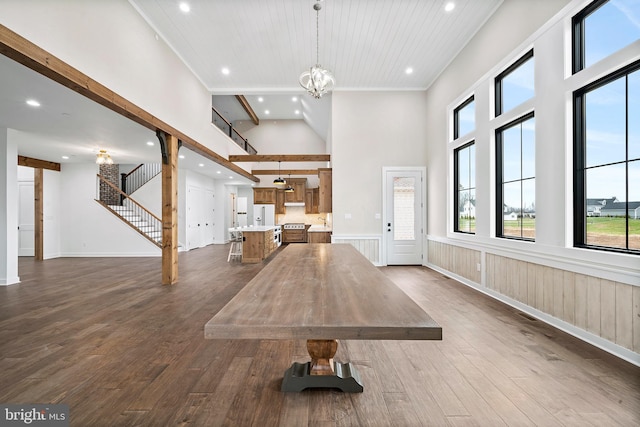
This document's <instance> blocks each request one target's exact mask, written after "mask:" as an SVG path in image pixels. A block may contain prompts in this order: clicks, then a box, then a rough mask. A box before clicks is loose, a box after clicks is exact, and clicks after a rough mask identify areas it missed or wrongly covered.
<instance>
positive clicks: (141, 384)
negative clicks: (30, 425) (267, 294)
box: [0, 245, 640, 426]
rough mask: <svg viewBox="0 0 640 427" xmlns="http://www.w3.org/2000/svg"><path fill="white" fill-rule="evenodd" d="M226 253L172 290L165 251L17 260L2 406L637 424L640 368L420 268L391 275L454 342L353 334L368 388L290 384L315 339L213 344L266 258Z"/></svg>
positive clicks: (345, 352)
mask: <svg viewBox="0 0 640 427" xmlns="http://www.w3.org/2000/svg"><path fill="white" fill-rule="evenodd" d="M228 250H229V246H228V245H212V246H208V247H206V248H203V249H197V250H193V251H190V252H185V253H180V255H179V257H180V259H179V262H180V272H179V274H180V276H179V277H180V278H179V283H178V284H177V285H174V286H161V285H160V284H159V283H160V275H159V272H160V264H161V260H160V258H60V259H52V260H48V261H44V262H35V261H33V259H32V258H21V259H20V264H19V272H20V277H21V280H22V283H21V284H19V285H15V286H10V287H2V288H0V372H1V374H0V401H1V402H7V403H9V402H11V403H65V404H68V405H69V406H70V414H71V425H72V426H89V425H91V426H129V425H131V426H133V425H139V426H158V425H194V426H214V425H229V426H248V425H257V426H302V425H309V426H333V425H336V426H342V425H352V426H360V425H362V426H389V425H397V426H420V425H425V426H445V425H477V426H499V425H514V426H516V425H517V426H525V425H539V426H553V425H558V426H560V425H581V426H586V425H597V426H635V425H638V424H640V368H638V367H635V366H633V365H631V364H628V363H626V362H624V361H622V360H620V359H617V358H616V357H614V356H611V355H609V354H608V353H605V352H603V351H601V350H599V349H596V348H594V347H592V346H590V345H589V344H586V343H584V342H582V341H580V340H578V339H575V338H573V337H571V336H569V335H567V334H565V333H563V332H560V331H558V330H556V329H554V328H551V327H549V326H547V325H545V324H543V323H542V322H540V321H536V320H534V319H532V318H530V317H529V316H527V315H524V314H522V313H519V312H518V311H516V310H514V309H512V308H510V307H508V306H505V305H503V304H501V303H500V302H497V301H495V300H492V299H490V298H488V297H485V296H484V295H482V294H480V293H478V292H476V291H474V290H472V289H470V288H467V287H465V286H464V285H461V284H459V283H458V282H456V281H454V280H452V279H449V278H447V277H444V276H442V275H441V274H439V273H436V272H434V271H432V270H430V269H428V268H424V267H386V268H383V269H382V271H383V272H384V273H385V274H387V275H388V276H389V277H390V278H391V279H392V280H393V281H394V282H395V283H396V284H397V285H398V286H399V287H400V288H401V289H403V290H404V291H405V292H406V293H407V294H408V295H409V296H410V297H412V298H413V299H414V300H415V301H416V302H417V303H418V304H419V305H420V306H421V307H423V308H424V309H425V311H427V312H428V313H429V314H430V315H431V316H432V317H433V318H434V319H435V320H436V321H437V322H438V323H439V324H440V325H441V326H442V328H443V341H422V342H420V341H346V342H345V341H343V342H341V344H340V346H339V349H338V354H337V355H336V359H338V360H340V361H345V360H350V361H352V362H354V363H355V365H356V366H357V367H358V369H359V370H360V373H361V375H362V379H363V383H364V387H365V390H364V393H362V394H343V393H340V392H335V391H331V390H314V391H305V392H302V393H282V392H280V391H279V389H280V381H281V378H282V374H283V372H284V370H285V369H287V368H288V367H289V365H290V364H291V362H293V361H305V360H306V359H307V356H308V355H307V351H306V348H305V343H304V341H300V342H298V341H295V342H293V341H282V342H279V341H211V340H205V339H204V336H203V326H204V324H205V323H206V322H207V321H208V320H209V319H210V318H211V317H212V316H213V315H214V314H215V313H216V312H217V311H218V310H220V309H221V308H222V307H223V306H224V305H225V304H226V302H227V301H229V300H230V299H231V298H232V297H233V296H234V295H235V294H236V293H237V292H238V291H239V290H240V289H241V288H242V287H243V286H244V284H246V283H247V282H248V281H249V280H250V279H251V278H252V277H253V276H254V275H256V274H257V273H258V272H259V271H260V269H261V268H262V267H263V266H264V264H254V265H241V264H238V263H227V262H226V254H227V252H228ZM275 256H277V254H276V255H275ZM271 259H273V257H272V258H271Z"/></svg>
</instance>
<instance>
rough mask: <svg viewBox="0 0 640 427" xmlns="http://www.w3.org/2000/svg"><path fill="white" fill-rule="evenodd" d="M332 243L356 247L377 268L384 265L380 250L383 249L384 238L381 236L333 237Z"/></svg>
mask: <svg viewBox="0 0 640 427" xmlns="http://www.w3.org/2000/svg"><path fill="white" fill-rule="evenodd" d="M331 243H348V244H350V245H352V246H353V247H355V248H356V249H357V250H358V251H360V253H361V254H362V255H364V256H365V257H366V258H367V259H368V260H369V261H371V263H372V264H373V265H375V266H378V267H379V266H381V265H382V257H381V256H380V249H381V247H382V236H380V235H359V236H349V235H335V234H334V235H333V236H331Z"/></svg>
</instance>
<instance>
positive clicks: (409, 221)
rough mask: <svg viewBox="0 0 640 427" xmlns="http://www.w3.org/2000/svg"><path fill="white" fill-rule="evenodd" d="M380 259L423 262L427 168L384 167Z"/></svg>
mask: <svg viewBox="0 0 640 427" xmlns="http://www.w3.org/2000/svg"><path fill="white" fill-rule="evenodd" d="M382 172H383V173H382V175H383V187H382V188H383V189H382V195H383V197H382V200H383V212H384V214H383V215H384V217H383V231H382V242H383V254H384V255H385V259H384V260H383V262H384V264H386V265H422V263H423V247H424V243H423V241H424V226H425V224H426V218H425V212H426V206H425V200H426V195H425V194H424V188H425V186H424V178H425V175H426V168H424V167H422V168H420V167H384V168H383V171H382Z"/></svg>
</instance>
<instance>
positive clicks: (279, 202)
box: [276, 188, 287, 215]
mask: <svg viewBox="0 0 640 427" xmlns="http://www.w3.org/2000/svg"><path fill="white" fill-rule="evenodd" d="M285 194H286V193H285V192H284V189H282V188H278V189H277V190H276V214H278V215H281V214H285V213H287V208H285V207H284V195H285Z"/></svg>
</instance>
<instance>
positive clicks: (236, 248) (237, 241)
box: [227, 230, 242, 262]
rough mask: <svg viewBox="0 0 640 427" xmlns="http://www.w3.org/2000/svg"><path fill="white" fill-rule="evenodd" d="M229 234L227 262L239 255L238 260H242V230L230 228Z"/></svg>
mask: <svg viewBox="0 0 640 427" xmlns="http://www.w3.org/2000/svg"><path fill="white" fill-rule="evenodd" d="M229 236H230V237H231V247H230V248H229V256H228V257H227V262H229V261H231V258H232V257H240V260H242V231H240V230H230V231H229Z"/></svg>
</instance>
